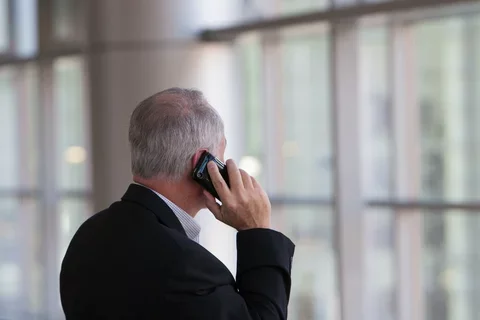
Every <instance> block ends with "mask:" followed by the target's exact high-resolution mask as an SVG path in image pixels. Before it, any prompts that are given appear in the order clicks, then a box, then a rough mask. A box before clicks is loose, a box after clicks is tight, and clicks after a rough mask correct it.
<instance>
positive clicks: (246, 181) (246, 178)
mask: <svg viewBox="0 0 480 320" xmlns="http://www.w3.org/2000/svg"><path fill="white" fill-rule="evenodd" d="M240 174H241V175H242V181H243V186H244V187H245V189H253V182H252V178H251V177H250V175H249V174H248V173H247V172H245V170H242V169H240Z"/></svg>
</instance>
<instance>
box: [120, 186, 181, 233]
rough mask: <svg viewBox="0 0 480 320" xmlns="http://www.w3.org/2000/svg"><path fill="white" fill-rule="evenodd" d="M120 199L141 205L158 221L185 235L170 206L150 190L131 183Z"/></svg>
mask: <svg viewBox="0 0 480 320" xmlns="http://www.w3.org/2000/svg"><path fill="white" fill-rule="evenodd" d="M122 200H123V201H127V202H134V203H136V204H138V205H141V206H142V207H144V208H146V209H147V210H149V211H151V212H153V213H154V214H155V216H156V217H157V219H158V220H159V221H160V223H162V224H164V225H166V226H167V227H169V228H172V229H175V230H177V231H178V232H180V233H182V234H184V235H185V236H186V233H185V230H184V229H183V227H182V225H181V223H180V221H179V220H178V218H177V217H176V216H175V214H174V213H173V211H172V209H170V207H169V206H168V205H167V204H166V203H165V202H164V201H163V200H162V199H161V198H160V197H159V196H158V195H156V194H155V193H154V192H153V191H152V190H150V189H148V188H145V187H143V186H140V185H138V184H133V183H132V184H131V185H130V186H129V187H128V189H127V192H126V193H125V195H124V196H123V197H122Z"/></svg>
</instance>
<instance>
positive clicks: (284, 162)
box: [275, 34, 332, 197]
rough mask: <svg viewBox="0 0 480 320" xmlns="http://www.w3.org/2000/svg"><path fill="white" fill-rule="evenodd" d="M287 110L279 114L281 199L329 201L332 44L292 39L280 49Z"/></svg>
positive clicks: (316, 38) (321, 37) (319, 38)
mask: <svg viewBox="0 0 480 320" xmlns="http://www.w3.org/2000/svg"><path fill="white" fill-rule="evenodd" d="M281 51H282V54H283V56H282V57H283V62H282V66H281V67H282V88H281V89H280V90H279V91H278V94H281V95H282V105H281V106H279V107H278V109H276V111H277V110H278V111H277V112H276V113H275V116H276V117H277V119H275V120H276V122H277V124H278V125H277V132H276V135H277V137H278V138H279V139H280V141H283V143H282V145H281V146H280V148H281V149H280V150H278V157H277V158H278V161H279V162H280V163H279V169H280V170H281V172H279V173H278V178H279V179H280V183H279V185H278V190H276V192H277V193H279V194H284V195H290V196H316V197H330V196H331V193H332V164H331V161H332V143H331V122H332V121H331V114H330V94H329V93H330V85H329V84H330V81H329V61H328V39H327V37H326V36H324V35H321V34H320V35H314V36H301V37H298V36H290V37H287V38H286V39H285V40H284V42H283V43H282V44H281Z"/></svg>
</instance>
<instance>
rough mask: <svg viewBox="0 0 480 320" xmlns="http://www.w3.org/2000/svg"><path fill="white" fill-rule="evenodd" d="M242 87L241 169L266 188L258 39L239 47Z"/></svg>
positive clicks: (263, 111) (246, 41) (250, 40)
mask: <svg viewBox="0 0 480 320" xmlns="http://www.w3.org/2000/svg"><path fill="white" fill-rule="evenodd" d="M239 45H240V50H241V56H242V59H243V61H242V62H243V63H242V66H243V77H244V88H245V95H244V97H245V98H244V99H245V106H244V111H245V135H246V137H245V152H244V154H245V157H243V158H242V159H241V161H240V164H239V165H240V167H241V168H242V169H244V170H245V171H247V172H248V173H249V174H250V175H252V176H254V177H255V179H257V181H258V182H259V183H260V184H261V185H265V180H264V179H265V178H264V177H265V172H264V168H266V166H265V153H266V142H265V134H264V128H265V116H264V113H265V109H264V106H263V103H262V102H263V99H262V93H263V89H264V87H263V77H262V76H263V74H262V70H263V66H262V53H263V52H262V48H261V45H260V42H259V39H258V38H257V37H255V38H251V39H246V40H245V41H242V42H241V43H240V44H239Z"/></svg>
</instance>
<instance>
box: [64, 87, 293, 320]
mask: <svg viewBox="0 0 480 320" xmlns="http://www.w3.org/2000/svg"><path fill="white" fill-rule="evenodd" d="M129 140H130V147H131V157H132V172H133V181H134V182H135V183H134V184H132V185H130V187H129V188H128V190H127V192H126V193H125V195H124V196H123V197H122V199H121V200H120V201H118V202H115V203H113V204H112V205H111V206H110V207H109V208H108V209H105V210H104V211H102V212H99V213H97V214H95V215H94V216H92V217H91V218H90V219H88V220H87V221H86V222H85V223H84V224H83V225H82V226H81V227H80V228H79V230H78V231H77V233H76V234H75V236H74V237H73V239H72V241H71V243H70V246H69V248H68V250H67V253H66V255H65V258H64V260H63V264H62V270H61V274H60V294H61V300H62V306H63V309H64V312H65V315H66V318H67V319H89V320H93V319H209V320H215V319H241V320H248V319H263V320H267V319H272V320H273V319H286V318H287V304H288V299H289V294H290V272H291V263H292V257H293V252H294V245H293V243H292V242H291V241H290V240H289V239H288V238H286V237H285V236H284V235H282V234H280V233H278V232H276V231H273V230H270V211H271V207H270V202H269V200H268V197H267V195H266V194H265V192H264V191H263V190H262V188H261V187H260V185H259V184H258V183H257V182H256V181H255V179H254V178H253V177H250V176H249V175H248V174H247V173H246V172H245V171H243V170H239V169H238V168H237V166H236V165H235V163H234V162H233V161H231V160H228V161H227V163H226V164H227V169H228V175H229V180H230V188H229V187H228V186H227V184H226V183H225V181H224V180H223V178H222V176H221V175H220V173H219V171H218V168H217V167H216V166H215V165H214V164H213V163H209V166H208V171H209V174H210V176H211V179H212V181H213V184H214V187H215V189H216V191H217V192H218V194H219V197H220V198H221V200H222V204H221V205H219V204H217V202H216V201H215V199H214V198H213V196H212V195H211V194H209V193H208V192H206V191H205V190H204V189H203V188H202V187H201V186H200V185H199V184H197V183H196V182H195V181H194V180H193V179H192V177H191V173H192V170H193V168H194V166H195V164H196V163H197V161H198V159H199V158H200V156H201V154H202V153H203V152H204V151H207V150H208V151H209V152H211V153H213V154H214V155H216V156H217V157H219V158H220V159H221V160H222V161H223V157H224V151H225V146H226V140H225V137H224V128H223V122H222V120H221V118H220V116H219V115H218V113H217V112H216V111H215V110H214V109H213V108H212V107H211V106H210V105H209V104H208V102H207V101H206V100H205V99H204V97H203V95H202V94H201V92H198V91H195V90H187V89H180V88H172V89H168V90H165V91H163V92H160V93H157V94H155V95H154V96H152V97H150V98H148V99H146V100H144V101H143V102H141V103H140V104H139V105H138V107H137V108H136V109H135V111H134V112H133V114H132V117H131V121H130V130H129ZM205 207H207V208H208V209H209V210H210V211H211V212H212V213H213V214H214V215H215V217H216V218H217V219H218V220H220V221H222V222H224V223H226V224H227V225H230V226H232V227H233V228H235V229H236V230H238V234H237V277H236V281H235V279H234V278H233V277H232V275H231V273H230V272H229V270H228V269H227V268H226V267H225V265H223V264H222V263H221V262H220V261H219V260H218V259H216V258H215V257H214V256H213V255H212V254H210V253H209V252H208V251H207V250H205V249H204V248H203V247H202V246H201V245H199V244H198V239H199V233H200V227H199V225H198V224H197V222H196V221H195V220H194V219H193V218H194V217H195V215H196V214H197V212H198V211H199V210H201V209H202V208H205ZM219 241H220V240H219Z"/></svg>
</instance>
